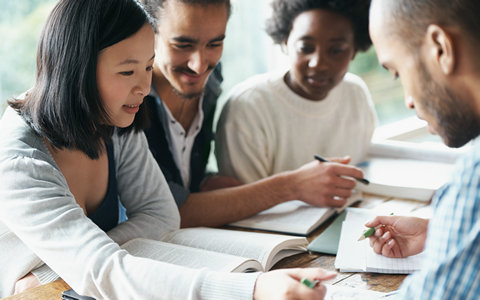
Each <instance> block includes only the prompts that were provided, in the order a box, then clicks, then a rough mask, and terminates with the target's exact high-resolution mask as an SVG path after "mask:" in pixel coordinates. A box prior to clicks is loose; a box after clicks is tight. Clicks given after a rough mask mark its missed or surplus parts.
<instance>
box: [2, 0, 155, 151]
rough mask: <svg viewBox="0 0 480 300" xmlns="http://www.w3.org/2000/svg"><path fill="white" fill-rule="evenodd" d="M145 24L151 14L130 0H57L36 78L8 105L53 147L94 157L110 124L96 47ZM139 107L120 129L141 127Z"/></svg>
mask: <svg viewBox="0 0 480 300" xmlns="http://www.w3.org/2000/svg"><path fill="white" fill-rule="evenodd" d="M145 24H150V25H152V27H153V20H152V18H151V17H150V16H149V15H148V13H147V12H146V11H145V10H144V8H143V7H142V6H141V5H140V4H139V3H138V2H137V1H135V0H101V1H98V0H82V1H79V0H61V1H59V2H58V4H57V5H56V6H55V7H54V9H53V10H52V12H51V14H50V15H49V17H48V19H47V21H46V23H45V26H44V27H43V31H42V33H41V36H40V41H39V44H38V49H37V74H36V80H35V84H34V86H33V88H32V89H31V90H30V91H28V93H27V95H26V97H25V99H20V100H19V99H14V100H12V101H9V104H10V106H12V107H13V108H14V109H16V110H17V111H18V112H19V113H20V114H21V115H22V116H23V117H24V119H25V120H26V121H27V122H28V124H29V125H30V127H31V128H32V129H33V130H34V131H35V132H36V133H37V134H38V135H40V136H42V137H44V138H46V139H47V140H48V141H49V142H50V143H51V144H52V145H53V146H54V147H55V148H57V149H63V148H67V149H77V150H80V151H82V152H84V153H85V154H86V155H88V156H89V157H90V158H92V159H95V158H98V157H99V154H100V153H101V151H102V149H103V141H108V140H109V139H110V138H111V135H112V133H113V130H114V127H113V126H110V125H108V124H111V122H110V120H109V116H108V113H107V112H106V110H105V108H104V107H103V104H102V100H101V98H100V94H99V91H98V86H97V76H96V72H97V59H98V53H99V52H100V51H101V50H102V49H105V48H107V47H109V46H112V45H114V44H116V43H118V42H120V41H122V40H124V39H126V38H128V37H129V36H131V35H133V34H135V33H136V32H137V31H138V30H140V28H142V27H143V26H144V25H145ZM142 107H143V105H142V106H140V111H139V112H138V113H137V115H136V116H135V120H134V123H133V124H132V125H131V126H130V127H128V128H126V129H123V132H122V133H126V132H128V131H131V130H132V129H135V130H136V131H139V130H141V129H143V126H144V124H143V122H144V115H145V112H144V108H142Z"/></svg>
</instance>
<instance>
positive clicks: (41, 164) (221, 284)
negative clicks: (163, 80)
mask: <svg viewBox="0 0 480 300" xmlns="http://www.w3.org/2000/svg"><path fill="white" fill-rule="evenodd" d="M113 145H114V157H115V162H116V174H117V181H118V191H119V196H120V200H121V202H122V204H123V205H124V206H125V207H126V209H127V215H128V221H126V222H124V223H122V224H120V225H118V226H117V227H115V228H113V229H112V230H111V231H109V232H108V233H105V232H103V231H102V230H101V229H99V228H98V227H97V226H96V225H95V224H94V223H93V222H92V221H91V220H90V219H88V218H87V217H86V216H85V214H84V213H83V210H82V209H81V208H80V206H79V205H77V203H76V202H75V199H74V197H73V195H72V194H71V192H70V191H69V188H68V185H67V182H66V180H65V178H64V177H63V175H62V173H61V172H60V170H59V168H58V166H57V165H56V163H55V161H54V159H53V157H52V156H51V155H50V152H49V151H48V149H47V147H46V145H45V143H44V142H43V139H42V138H41V137H39V136H38V135H36V134H35V133H34V132H33V131H32V130H31V129H30V128H29V126H28V125H27V124H26V123H25V121H24V120H23V118H21V117H20V116H19V115H18V114H17V113H16V112H15V111H13V110H12V109H10V108H8V109H7V111H6V112H5V114H4V116H3V118H2V120H1V121H0V249H1V250H0V251H1V254H0V269H1V270H2V272H1V274H0V297H5V296H9V295H11V294H12V293H13V288H14V284H15V282H16V281H17V280H18V279H19V278H22V277H23V276H24V275H25V274H28V273H29V272H33V273H34V274H35V275H36V276H37V277H38V278H39V279H40V280H41V281H42V282H43V283H45V282H48V281H52V280H54V279H55V278H57V275H56V274H58V275H59V276H60V277H61V278H62V279H64V280H65V281H66V282H67V283H68V284H69V285H70V286H71V287H72V288H73V289H75V290H76V291H77V292H78V293H80V294H84V295H89V296H92V297H95V298H97V299H252V294H253V288H254V284H255V280H256V278H257V276H258V274H231V273H228V274H222V273H216V272H211V271H208V270H204V269H203V270H191V269H187V268H183V267H179V266H175V265H171V264H166V263H162V262H158V261H152V260H149V259H145V258H139V257H134V256H132V255H129V254H128V253H127V252H126V251H125V250H122V249H121V248H120V247H119V246H118V245H119V244H122V243H124V242H126V241H128V240H130V239H132V238H136V237H144V238H150V239H155V240H158V239H161V237H162V235H163V234H165V233H167V232H170V231H173V230H176V229H178V227H179V222H180V217H179V213H178V210H177V207H176V205H175V203H174V200H173V197H172V195H171V193H170V190H169V188H168V185H167V183H166V182H165V179H164V177H163V175H162V173H161V171H160V169H159V167H158V165H157V163H156V161H155V160H154V159H153V157H152V155H151V153H150V151H149V150H148V145H147V141H146V139H145V136H144V134H143V133H139V134H135V133H131V134H127V135H123V136H119V135H117V134H114V136H113ZM52 270H53V271H52Z"/></svg>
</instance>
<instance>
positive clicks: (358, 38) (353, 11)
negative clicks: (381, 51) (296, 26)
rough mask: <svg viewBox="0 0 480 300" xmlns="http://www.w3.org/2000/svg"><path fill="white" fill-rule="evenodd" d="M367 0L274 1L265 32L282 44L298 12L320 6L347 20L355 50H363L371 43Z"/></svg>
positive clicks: (368, 2) (368, 0)
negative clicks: (351, 29)
mask: <svg viewBox="0 0 480 300" xmlns="http://www.w3.org/2000/svg"><path fill="white" fill-rule="evenodd" d="M370 2H371V0H273V2H272V10H273V12H272V17H271V18H270V19H268V20H267V23H266V31H267V33H268V35H270V37H271V38H272V39H273V41H274V42H275V43H277V44H282V43H283V42H285V41H286V40H287V39H288V36H289V35H290V31H291V30H292V27H293V21H294V20H295V18H296V17H297V16H298V15H300V14H301V13H303V12H306V11H309V10H313V9H323V10H327V11H331V12H334V13H337V14H339V15H341V16H344V17H345V18H347V19H348V20H350V22H351V23H352V28H353V33H354V43H355V49H356V50H359V51H366V50H368V48H369V47H370V46H371V45H372V41H371V40H370V35H369V34H368V11H369V8H370ZM325 30H328V28H325Z"/></svg>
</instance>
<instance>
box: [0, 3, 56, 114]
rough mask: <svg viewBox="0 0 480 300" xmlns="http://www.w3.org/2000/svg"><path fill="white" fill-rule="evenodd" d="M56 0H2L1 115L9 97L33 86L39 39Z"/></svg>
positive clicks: (0, 45)
mask: <svg viewBox="0 0 480 300" xmlns="http://www.w3.org/2000/svg"><path fill="white" fill-rule="evenodd" d="M55 2H56V1H54V0H22V1H17V0H2V4H1V9H0V36H1V37H2V42H1V43H0V115H1V114H3V111H4V109H5V106H6V100H8V99H10V98H12V97H15V96H18V95H19V94H21V93H22V92H24V91H26V90H28V89H29V88H30V87H32V85H33V82H34V80H35V59H36V52H37V42H38V38H39V36H40V32H41V30H42V27H43V24H44V22H45V20H46V18H47V15H48V14H49V13H50V11H51V9H52V7H53V5H54V4H55Z"/></svg>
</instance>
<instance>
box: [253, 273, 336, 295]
mask: <svg viewBox="0 0 480 300" xmlns="http://www.w3.org/2000/svg"><path fill="white" fill-rule="evenodd" d="M335 276H336V273H335V272H328V271H325V270H323V269H320V268H307V269H299V268H298V269H281V270H275V271H270V272H267V273H263V274H261V275H260V276H259V277H258V279H257V282H256V284H255V291H254V295H253V299H254V300H262V299H278V300H286V299H305V300H309V299H323V297H324V296H325V293H326V291H327V289H326V287H325V286H324V285H323V284H321V283H320V284H317V286H316V287H315V288H309V287H307V286H306V285H304V284H302V283H300V280H301V279H302V278H308V279H309V280H311V281H313V280H320V281H322V280H329V279H332V278H335Z"/></svg>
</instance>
